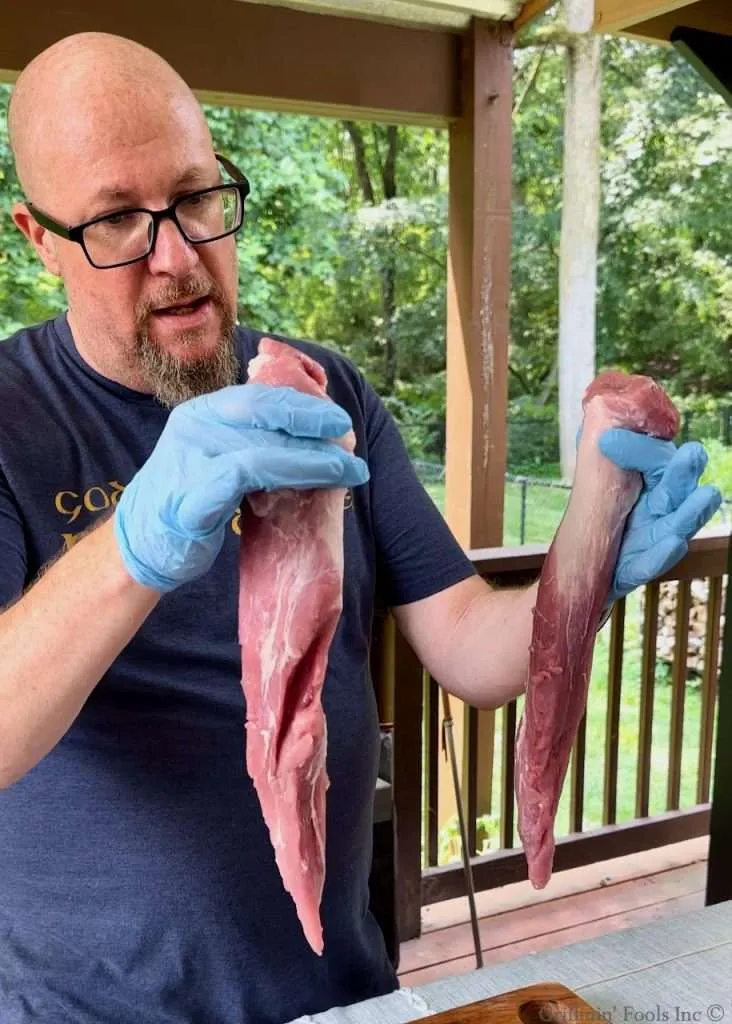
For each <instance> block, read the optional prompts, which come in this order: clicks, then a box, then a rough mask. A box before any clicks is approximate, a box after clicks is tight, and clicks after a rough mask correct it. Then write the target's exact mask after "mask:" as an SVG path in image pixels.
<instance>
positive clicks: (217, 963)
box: [0, 316, 473, 1024]
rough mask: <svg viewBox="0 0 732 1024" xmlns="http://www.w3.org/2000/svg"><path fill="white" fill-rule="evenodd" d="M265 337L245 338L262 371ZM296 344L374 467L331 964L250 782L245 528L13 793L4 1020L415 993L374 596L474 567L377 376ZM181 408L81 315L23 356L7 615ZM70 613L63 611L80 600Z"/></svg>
mask: <svg viewBox="0 0 732 1024" xmlns="http://www.w3.org/2000/svg"><path fill="white" fill-rule="evenodd" d="M261 337H262V335H261V333H259V332H256V331H253V330H248V329H243V328H240V329H238V330H237V345H238V355H239V358H240V361H241V366H242V378H241V379H242V380H244V379H245V367H246V363H247V361H248V359H250V358H251V357H252V356H254V355H255V353H256V346H257V343H258V340H259V338H261ZM282 340H288V339H282ZM291 343H292V344H295V345H298V346H300V347H301V348H303V349H304V350H305V351H307V352H308V353H309V354H310V355H312V356H313V357H314V358H316V359H318V360H319V361H320V362H321V363H322V364H323V366H324V367H325V370H326V372H327V374H328V379H329V391H330V394H331V397H332V398H333V399H334V400H335V401H337V402H338V403H339V404H341V405H342V406H343V407H344V408H345V409H347V410H348V412H349V413H350V415H351V416H352V418H353V422H354V427H355V432H356V437H357V449H356V450H357V453H358V454H359V455H361V456H362V457H363V458H365V459H366V460H367V461H368V463H369V466H370V470H371V480H370V482H369V483H368V485H366V486H363V487H360V488H356V489H355V490H354V491H353V493H352V494H350V495H349V496H348V497H347V499H346V502H345V511H344V522H345V526H344V530H345V582H344V610H343V615H342V619H341V621H340V624H339V627H338V631H337V634H336V636H335V639H334V642H333V646H332V648H331V654H330V661H329V668H328V673H327V678H326V681H325V685H324V688H323V704H324V708H325V713H326V716H327V725H328V760H327V770H328V774H329V777H330V788H329V790H328V794H327V823H326V846H327V852H326V882H325V892H324V896H323V904H322V916H323V923H324V940H325V951H324V954H323V956H322V957H318V956H316V955H315V954H314V953H313V952H312V951H311V949H310V947H309V946H308V945H307V943H306V941H305V939H304V937H303V934H302V929H301V927H300V924H299V921H298V919H297V915H296V912H295V908H294V905H293V903H292V900H291V897H290V896H289V894H288V893H287V892H286V891H285V890H284V888H283V886H282V883H281V880H280V877H279V874H278V872H277V867H276V864H275V860H274V856H273V852H272V847H271V844H270V840H269V835H268V832H267V830H266V827H265V825H264V822H263V819H262V816H261V813H260V809H259V804H258V801H257V798H256V793H255V791H254V789H253V786H252V784H251V782H250V779H249V777H248V775H247V773H246V768H245V755H244V744H245V733H244V715H245V706H244V698H243V694H242V690H241V685H240V677H241V654H240V648H239V644H238V639H237V604H238V565H237V553H238V544H239V537H238V534H237V530H238V523H237V521H236V520H235V521H233V522H232V524H231V528H230V529H229V530H228V531H227V537H226V541H225V544H224V548H223V550H222V552H221V555H220V557H219V558H218V560H217V561H216V563H215V565H214V567H213V569H212V570H211V571H210V572H209V573H207V574H206V575H205V576H204V577H203V578H202V579H200V580H198V581H196V582H194V583H191V584H187V585H184V586H181V587H180V588H179V589H178V590H176V591H174V592H173V593H170V594H168V595H165V596H164V597H163V598H162V600H161V601H160V603H159V605H158V606H157V607H156V609H155V610H154V611H153V613H152V614H151V615H150V616H149V618H148V619H147V620H146V621H145V623H144V624H143V626H142V627H141V629H140V630H139V632H138V633H137V635H136V636H135V637H134V638H133V640H132V641H131V642H130V643H129V644H128V646H127V647H126V648H125V649H124V650H123V651H122V653H121V654H120V656H119V657H118V658H117V660H116V661H115V662H114V664H113V665H112V667H111V669H110V670H109V671H108V672H107V673H106V675H105V676H104V677H103V678H102V679H101V681H100V682H99V684H98V685H97V687H96V688H95V689H94V690H93V692H92V694H91V695H90V697H89V699H88V700H87V702H86V704H85V706H84V708H83V709H82V711H81V713H80V714H79V716H78V718H77V719H76V721H75V722H74V724H73V725H72V727H71V728H70V729H69V731H68V732H67V733H66V735H65V736H64V737H63V739H62V740H61V741H60V742H59V743H58V744H57V746H56V747H55V748H54V749H53V750H52V751H51V752H50V753H49V754H48V755H47V756H46V757H45V758H44V759H43V760H42V761H41V762H40V763H39V764H37V765H36V766H35V767H34V768H32V769H31V770H30V771H29V772H28V773H27V774H26V775H25V776H24V777H23V778H22V779H21V780H20V781H18V782H17V783H16V784H15V785H13V786H11V787H9V788H8V789H6V790H3V791H0V1020H1V1021H2V1022H3V1024H29V1022H31V1021H32V1022H41V1021H42V1022H44V1024H45V1022H48V1024H72V1022H73V1024H269V1022H272V1024H281V1022H284V1021H289V1020H292V1019H293V1018H295V1017H297V1016H299V1015H302V1014H307V1013H314V1012H318V1011H322V1010H324V1009H326V1008H328V1007H331V1006H335V1005H343V1004H348V1003H352V1002H355V1001H357V1000H361V999H365V998H369V997H372V996H376V995H379V994H382V993H384V992H388V991H390V990H392V989H393V988H394V987H395V986H396V984H397V980H396V978H395V976H394V971H393V969H392V966H391V964H390V963H389V960H388V957H387V954H386V950H385V946H384V942H383V938H382V935H381V932H380V930H379V928H378V925H377V924H376V921H375V920H374V918H373V917H372V916H371V914H370V912H369V910H368V902H369V900H368V875H369V869H370V863H371V860H370V859H371V836H372V807H373V793H374V786H375V780H376V773H377V764H378V753H379V742H378V738H379V729H378V717H377V711H376V703H375V698H374V691H373V685H372V681H371V679H370V676H369V670H368V644H369V636H370V628H371V622H372V615H373V612H374V604H375V602H378V603H379V604H382V605H385V606H393V605H395V604H401V603H407V602H411V601H415V600H418V599H420V598H423V597H426V596H427V595H429V594H432V593H434V592H436V591H438V590H441V589H443V588H445V587H447V586H449V585H451V584H453V583H455V582H457V581H459V580H461V579H464V578H465V577H467V576H469V575H470V574H471V573H472V571H473V570H472V566H471V564H470V562H469V561H468V559H467V558H466V556H465V554H464V552H463V551H462V549H461V548H460V547H459V546H458V544H457V543H456V542H455V540H454V538H453V536H452V534H451V533H450V532H449V531H448V529H447V527H446V525H445V523H444V521H443V519H442V517H441V515H440V514H439V512H438V510H437V509H436V508H435V506H434V504H433V503H432V502H431V500H430V499H429V497H428V496H427V495H426V494H425V492H424V490H423V489H422V487H421V486H420V484H419V482H418V480H417V479H416V477H415V474H414V471H413V469H412V466H411V464H410V461H409V458H408V456H407V453H406V452H405V449H404V447H403V445H402V443H401V440H400V437H399V434H398V431H397V429H396V426H395V424H394V423H393V421H392V419H391V418H390V417H389V415H388V413H387V412H386V410H385V408H384V406H383V405H382V403H381V402H380V400H379V399H378V397H377V396H376V395H375V393H374V392H373V390H372V389H371V388H370V387H369V386H368V384H367V383H366V382H365V380H364V379H363V378H362V376H361V375H360V374H359V373H358V372H357V371H356V370H355V369H354V367H353V366H352V365H351V364H350V363H349V362H348V361H347V360H345V359H343V358H342V357H340V356H338V355H336V354H334V353H333V352H329V351H327V350H325V349H322V348H320V347H318V346H315V345H312V344H309V343H306V342H300V341H292V342H291ZM167 416H168V412H167V411H166V410H165V409H164V408H163V407H161V406H160V405H159V404H158V403H157V402H156V401H155V400H154V399H153V398H152V397H150V396H148V395H143V394H141V393H139V392H136V391H132V390H130V389H128V388H125V387H123V386H121V385H119V384H116V383H113V382H111V381H109V380H107V379H106V378H104V377H102V376H100V375H99V374H98V373H96V372H95V371H94V370H92V369H91V368H90V367H89V366H88V365H87V364H86V363H85V362H84V361H83V360H82V359H81V357H80V356H79V354H78V352H77V350H76V347H75V345H74V341H73V338H72V335H71V332H70V329H69V326H68V323H67V320H66V317H65V316H61V317H59V318H57V319H56V320H54V321H51V322H48V323H46V324H43V325H40V326H38V327H35V328H33V329H30V330H25V331H22V332H20V333H19V334H17V335H15V336H13V337H12V338H10V339H8V340H6V341H4V342H2V343H1V344H0V608H1V607H4V606H6V605H7V604H8V603H10V602H11V601H13V600H15V599H17V598H18V597H19V596H20V595H21V594H22V592H23V590H24V588H25V587H27V586H28V585H30V584H31V583H32V581H33V580H34V578H35V577H36V576H37V574H38V572H39V570H40V569H41V567H42V566H44V565H45V564H46V563H48V561H49V560H50V559H53V558H54V557H56V556H57V555H59V553H62V552H63V551H64V549H66V548H68V547H69V546H70V545H72V544H73V543H74V542H75V540H77V539H78V538H79V536H80V534H81V533H82V532H83V531H85V530H86V529H87V528H88V527H90V526H91V525H92V524H93V523H94V522H95V521H98V520H99V517H100V516H101V515H104V514H105V513H106V514H109V512H110V510H111V509H113V508H114V506H115V504H116V502H117V500H118V498H119V495H120V494H121V493H122V490H123V488H124V487H125V485H126V484H127V483H128V482H129V480H130V479H131V477H132V476H133V474H134V473H135V472H136V471H137V469H138V468H139V467H140V466H141V465H142V464H143V462H144V461H145V459H146V458H147V456H148V455H149V454H150V452H151V451H152V448H153V446H154V445H155V442H156V441H157V438H158V437H159V435H160V432H161V430H162V429H163V427H164V425H165V422H166V419H167ZM58 599H59V602H60V603H61V608H60V609H59V611H60V612H61V613H63V604H64V602H65V601H68V602H72V601H73V592H69V593H67V594H63V593H60V594H59V598H58ZM88 629H89V631H90V633H91V632H92V631H93V629H94V622H93V621H91V622H89V624H88ZM59 657H63V652H60V654H59ZM38 683H39V685H40V686H42V687H49V688H52V687H53V678H49V679H44V680H38Z"/></svg>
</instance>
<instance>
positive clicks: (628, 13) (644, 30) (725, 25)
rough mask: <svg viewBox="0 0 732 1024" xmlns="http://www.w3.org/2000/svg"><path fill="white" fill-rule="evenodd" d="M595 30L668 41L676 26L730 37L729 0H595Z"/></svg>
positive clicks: (650, 40)
mask: <svg viewBox="0 0 732 1024" xmlns="http://www.w3.org/2000/svg"><path fill="white" fill-rule="evenodd" d="M595 12H596V13H595V28H596V29H597V31H598V32H610V33H622V34H623V35H629V36H634V37H636V38H638V39H641V40H644V41H646V42H660V43H668V42H669V41H670V38H671V33H672V31H673V30H674V29H675V28H676V27H677V26H684V27H685V28H692V29H701V30H703V31H705V32H716V33H719V34H720V35H730V36H732V3H730V0H595Z"/></svg>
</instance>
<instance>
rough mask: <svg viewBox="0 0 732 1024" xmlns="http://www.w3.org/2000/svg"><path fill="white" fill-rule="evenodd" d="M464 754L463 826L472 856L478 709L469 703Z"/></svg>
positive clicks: (466, 715)
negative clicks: (464, 797)
mask: <svg viewBox="0 0 732 1024" xmlns="http://www.w3.org/2000/svg"><path fill="white" fill-rule="evenodd" d="M463 735H464V746H463V750H464V755H463V764H464V766H465V770H464V772H463V778H464V779H465V783H464V785H465V789H466V799H465V828H466V830H467V833H468V853H469V854H470V856H471V857H474V856H475V854H476V850H477V844H478V839H477V833H478V709H477V708H474V707H472V706H471V705H466V708H465V726H464V733H463Z"/></svg>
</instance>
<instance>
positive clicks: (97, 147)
mask: <svg viewBox="0 0 732 1024" xmlns="http://www.w3.org/2000/svg"><path fill="white" fill-rule="evenodd" d="M161 118H162V119H164V120H165V121H166V122H167V123H169V124H172V125H174V126H176V125H175V122H176V121H177V122H180V124H179V125H177V126H176V127H178V128H180V129H183V130H184V131H185V130H191V129H192V130H193V131H196V130H197V131H198V132H203V133H204V134H205V135H208V128H207V126H206V122H205V119H204V116H203V112H202V110H201V108H200V105H199V104H198V101H197V100H196V98H195V96H194V95H193V92H192V91H191V89H190V88H189V87H188V85H187V84H186V83H185V81H184V80H183V79H182V78H181V77H180V75H179V74H178V73H177V72H176V71H175V70H174V69H173V68H172V67H171V66H170V64H168V63H167V62H166V61H165V60H163V58H162V57H160V56H159V55H158V54H156V53H154V52H153V51H152V50H150V49H148V48H147V47H145V46H142V45H141V44H139V43H136V42H133V41H132V40H129V39H125V38H122V37H120V36H114V35H108V34H106V33H101V32H83V33H79V34H77V35H73V36H68V37H66V38H64V39H61V40H60V41H58V42H56V43H54V44H53V45H52V46H50V47H49V48H48V49H46V50H44V51H43V52H42V53H40V54H38V56H36V57H35V58H34V59H33V60H32V61H31V62H30V64H28V65H27V67H26V68H25V69H24V70H23V71H22V72H21V74H20V76H19V77H18V80H17V82H16V85H15V88H14V90H13V93H12V97H11V102H10V107H9V111H8V131H9V136H10V144H11V147H12V150H13V154H14V157H15V163H16V169H17V173H18V177H19V179H20V182H21V185H22V187H23V189H24V191H25V193H26V195H28V196H29V197H30V198H31V200H32V201H33V202H35V203H37V204H38V205H42V204H46V205H48V203H49V202H51V203H52V202H53V201H54V190H55V180H56V179H57V178H58V176H59V174H64V173H67V172H70V171H71V170H72V168H71V166H70V164H72V163H74V162H75V161H74V160H73V159H71V160H69V158H70V157H71V158H73V157H74V156H75V157H76V158H77V159H78V157H79V156H80V155H83V154H88V155H89V158H90V159H92V160H93V159H94V157H95V155H96V154H97V153H98V152H99V151H101V150H102V149H105V148H106V150H107V151H109V147H110V146H117V147H120V148H121V149H125V148H129V147H130V146H139V145H141V144H144V143H145V142H146V141H147V142H149V143H152V142H153V141H154V139H153V137H154V136H155V135H156V134H158V133H159V122H160V120H161ZM146 135H147V139H146V138H145V136H146Z"/></svg>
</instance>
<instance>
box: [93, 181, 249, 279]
mask: <svg viewBox="0 0 732 1024" xmlns="http://www.w3.org/2000/svg"><path fill="white" fill-rule="evenodd" d="M175 212H176V217H177V219H178V223H179V224H180V226H181V228H182V229H183V232H184V234H185V235H186V237H187V239H188V241H190V242H206V241H209V240H211V239H214V238H218V237H219V236H221V235H225V234H227V233H228V232H230V231H234V230H235V229H236V228H237V227H238V222H239V218H240V199H239V193H238V191H237V189H235V188H230V189H222V190H220V191H218V192H208V193H204V194H203V195H200V194H198V195H192V196H190V198H188V199H184V200H183V201H182V202H181V203H179V204H178V206H177V207H176V211H175ZM152 237H153V218H152V217H151V215H150V214H149V213H144V212H142V211H139V210H136V211H133V212H129V213H126V212H122V213H119V214H112V215H111V216H109V217H105V218H104V220H100V221H97V222H96V223H95V224H90V225H89V226H88V227H86V228H85V229H84V244H85V246H86V249H87V252H88V253H89V256H90V258H91V260H92V262H93V263H95V264H97V265H98V266H105V265H113V264H116V263H125V262H127V261H129V260H135V259H140V257H142V256H146V255H147V253H148V252H149V251H150V248H151V245H152Z"/></svg>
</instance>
